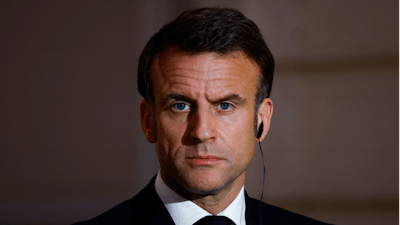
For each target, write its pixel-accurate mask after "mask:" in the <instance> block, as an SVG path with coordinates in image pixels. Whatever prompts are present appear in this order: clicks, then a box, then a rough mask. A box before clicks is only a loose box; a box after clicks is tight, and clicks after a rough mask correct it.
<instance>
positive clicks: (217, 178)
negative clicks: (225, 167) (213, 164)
mask: <svg viewBox="0 0 400 225" xmlns="http://www.w3.org/2000/svg"><path fill="white" fill-rule="evenodd" d="M186 183H187V185H188V188H189V189H190V191H192V192H195V193H197V194H214V193H217V192H219V191H220V190H221V189H223V188H224V187H225V185H226V184H227V183H228V182H227V181H226V180H225V176H222V175H221V174H220V173H218V172H213V171H209V172H197V173H193V174H191V175H190V176H189V177H186Z"/></svg>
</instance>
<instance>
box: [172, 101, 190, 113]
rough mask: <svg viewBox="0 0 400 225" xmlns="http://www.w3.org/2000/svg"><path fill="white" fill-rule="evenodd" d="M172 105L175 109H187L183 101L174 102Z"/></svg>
mask: <svg viewBox="0 0 400 225" xmlns="http://www.w3.org/2000/svg"><path fill="white" fill-rule="evenodd" d="M172 107H173V108H174V109H175V110H177V111H185V110H188V109H189V106H188V105H187V104H185V103H183V102H179V103H176V104H174V105H173V106H172Z"/></svg>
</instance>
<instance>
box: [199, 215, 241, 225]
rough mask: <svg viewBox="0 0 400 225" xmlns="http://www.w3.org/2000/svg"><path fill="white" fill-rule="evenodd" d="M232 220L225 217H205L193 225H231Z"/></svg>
mask: <svg viewBox="0 0 400 225" xmlns="http://www.w3.org/2000/svg"><path fill="white" fill-rule="evenodd" d="M232 224H234V223H233V222H232V220H230V219H229V218H228V217H225V216H206V217H203V218H202V219H201V220H199V221H197V222H196V223H194V224H193V225H232Z"/></svg>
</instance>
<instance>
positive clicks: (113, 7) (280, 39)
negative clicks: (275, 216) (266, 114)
mask: <svg viewBox="0 0 400 225" xmlns="http://www.w3.org/2000/svg"><path fill="white" fill-rule="evenodd" d="M217 5H219V6H227V7H234V8H237V9H239V10H240V11H241V12H242V13H243V14H245V16H247V17H248V18H250V19H251V20H253V21H254V22H255V23H256V24H257V25H258V26H259V28H260V29H261V31H262V33H263V35H264V38H265V40H266V42H267V43H268V45H269V47H270V50H271V51H272V53H273V55H274V56H275V60H276V72H275V78H274V85H273V89H272V95H271V98H272V100H273V101H274V115H273V117H272V125H271V129H270V132H269V134H268V136H267V138H266V140H264V141H263V143H262V146H263V150H264V157H265V162H266V187H265V193H264V199H263V200H264V201H265V202H268V203H270V204H274V205H277V206H280V207H283V208H285V209H288V210H291V211H294V212H297V213H301V214H304V215H307V216H309V217H313V218H316V219H318V220H322V221H326V222H329V223H335V224H398V221H399V217H398V216H399V203H398V197H399V164H398V163H399V141H398V137H399V130H398V125H399V111H398V110H399V105H398V104H399V97H398V96H399V95H398V93H399V92H398V87H399V86H398V85H399V56H398V50H399V36H398V35H399V22H398V21H399V20H398V18H399V14H398V13H399V2H398V1H396V0H388V1H375V0H365V1H356V0H347V1H344V0H341V1H319V0H281V1H262V0H220V1H212V0H185V1H184V0H175V1H173V0H146V1H0V52H1V54H0V57H1V60H0V105H1V106H0V150H1V151H0V224H69V223H72V222H76V221H80V220H86V219H89V218H92V217H94V216H96V215H99V214H100V213H102V212H104V211H106V210H107V209H109V208H111V207H112V206H114V205H116V204H118V203H119V202H122V201H124V200H126V199H129V198H131V197H132V196H134V195H136V194H137V193H138V192H139V191H140V190H141V189H142V188H143V187H144V186H145V185H146V184H147V183H148V182H149V180H150V179H151V178H152V177H153V176H154V175H155V174H156V173H157V171H158V168H159V166H158V161H157V159H156V154H155V149H154V146H153V145H152V144H149V143H147V141H146V139H145V137H144V135H143V133H142V130H141V127H140V121H139V103H140V101H141V97H140V95H139V94H138V92H137V88H136V75H137V72H136V70H137V62H138V57H139V54H140V52H141V51H142V49H143V48H144V46H145V44H146V42H147V40H148V39H149V38H150V37H151V36H152V35H153V34H154V33H155V32H156V31H158V30H159V29H160V28H161V26H162V25H164V24H165V23H166V22H170V21H172V20H173V19H174V18H175V17H177V16H178V15H179V14H180V13H181V12H182V11H183V10H185V9H188V8H193V7H201V6H217ZM246 178H247V180H246V189H247V191H248V193H249V195H250V196H252V197H254V198H259V197H260V195H261V188H262V161H261V158H260V153H259V150H258V149H256V156H255V158H254V160H253V163H252V165H251V166H250V168H249V169H248V173H247V177H246Z"/></svg>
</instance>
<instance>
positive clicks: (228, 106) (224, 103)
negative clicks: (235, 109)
mask: <svg viewBox="0 0 400 225" xmlns="http://www.w3.org/2000/svg"><path fill="white" fill-rule="evenodd" d="M218 108H220V109H222V110H228V109H230V108H232V104H230V103H226V102H223V103H221V104H219V105H218Z"/></svg>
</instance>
